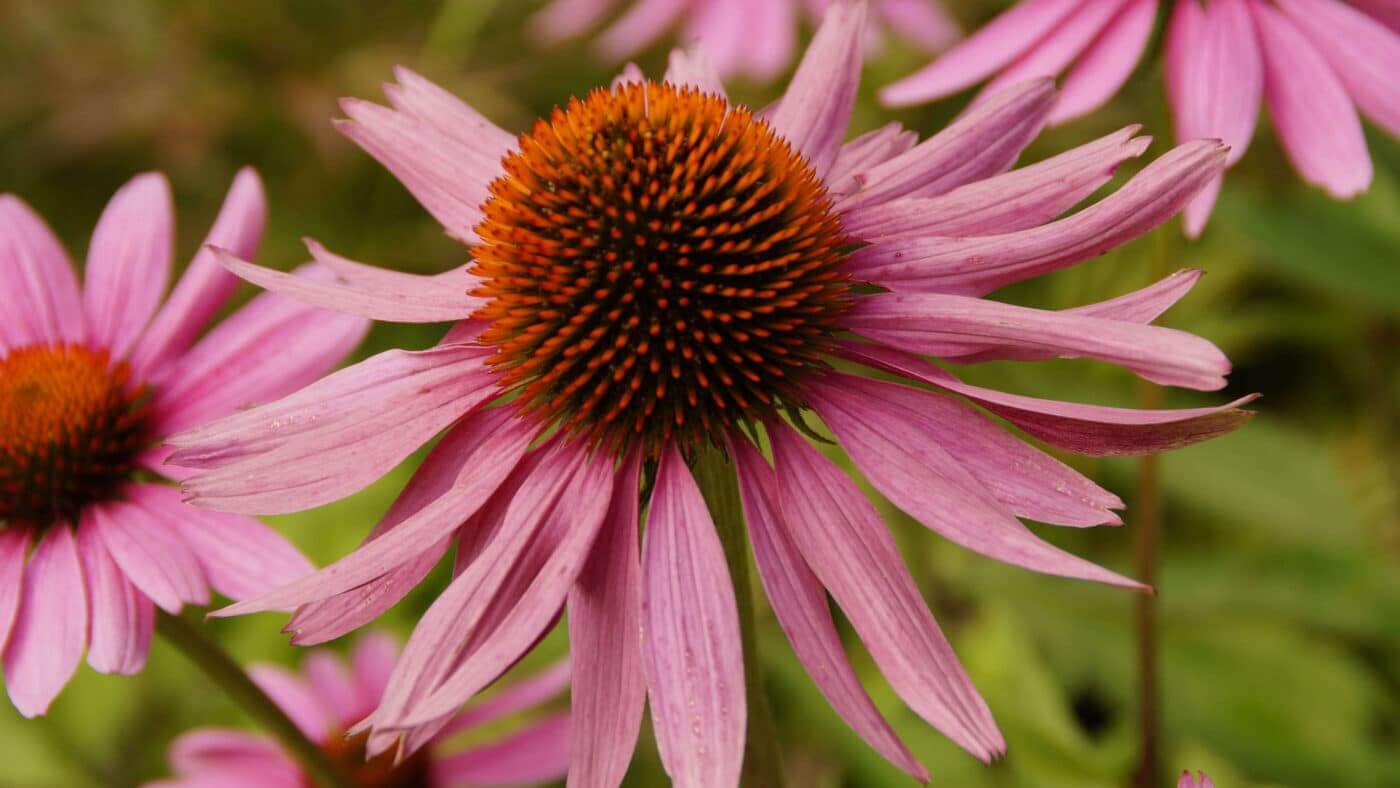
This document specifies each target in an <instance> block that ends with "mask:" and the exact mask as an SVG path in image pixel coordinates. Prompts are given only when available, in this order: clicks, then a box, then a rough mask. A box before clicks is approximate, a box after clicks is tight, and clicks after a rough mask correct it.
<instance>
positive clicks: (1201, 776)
mask: <svg viewBox="0 0 1400 788" xmlns="http://www.w3.org/2000/svg"><path fill="white" fill-rule="evenodd" d="M1176 788H1215V781H1214V780H1212V779H1210V777H1208V776H1206V773H1205V772H1196V776H1195V777H1192V776H1191V772H1189V771H1185V772H1182V773H1181V779H1180V780H1177V781H1176Z"/></svg>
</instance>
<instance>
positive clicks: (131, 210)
mask: <svg viewBox="0 0 1400 788" xmlns="http://www.w3.org/2000/svg"><path fill="white" fill-rule="evenodd" d="M174 241H175V207H174V205H173V204H172V201H171V196H170V183H169V182H168V181H166V180H165V176H164V175H160V174H159V173H153V172H152V173H145V174H143V175H138V176H136V177H135V178H132V179H131V180H130V181H128V182H127V183H126V184H125V185H124V186H122V187H121V188H120V189H118V190H117V193H116V194H114V195H112V199H111V201H109V202H108V203H107V207H106V209H104V210H103V211H102V216H101V218H99V219H98V220H97V227H96V228H95V229H94V230H93V231H92V242H91V244H89V246H88V255H87V269H86V282H85V283H84V287H83V307H84V309H83V311H84V314H86V315H87V323H88V336H89V339H91V340H92V341H93V342H94V343H95V344H96V345H97V346H98V347H103V348H106V349H107V350H108V351H109V352H110V353H111V354H112V358H114V359H116V358H125V357H126V354H127V351H128V350H130V349H131V346H132V344H133V343H135V342H136V338H137V337H138V336H140V335H141V330H142V329H143V328H145V327H146V323H147V322H149V321H150V319H151V315H153V314H155V311H156V307H157V306H158V305H159V304H160V298H161V296H162V295H164V294H165V285H166V282H167V281H168V280H169V279H170V255H171V251H172V249H171V246H172V244H173V243H174Z"/></svg>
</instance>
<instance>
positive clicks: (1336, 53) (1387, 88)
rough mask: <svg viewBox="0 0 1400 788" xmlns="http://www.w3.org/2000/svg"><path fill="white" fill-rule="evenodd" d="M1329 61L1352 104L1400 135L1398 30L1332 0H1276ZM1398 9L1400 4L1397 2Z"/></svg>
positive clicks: (1399, 46)
mask: <svg viewBox="0 0 1400 788" xmlns="http://www.w3.org/2000/svg"><path fill="white" fill-rule="evenodd" d="M1277 4H1278V7H1279V8H1281V9H1283V11H1284V13H1286V14H1287V15H1288V16H1289V17H1291V18H1292V19H1293V21H1294V22H1295V23H1296V24H1297V25H1298V28H1299V29H1300V30H1302V31H1303V34H1304V35H1306V36H1307V37H1308V38H1309V39H1310V40H1311V41H1312V42H1313V43H1314V44H1316V45H1317V48H1318V49H1319V50H1321V51H1322V54H1323V55H1324V56H1325V57H1326V58H1327V62H1329V63H1331V64H1332V68H1333V69H1335V70H1336V73H1337V76H1338V77H1339V78H1340V79H1341V80H1342V84H1344V85H1346V89H1347V93H1348V94H1349V95H1350V96H1351V98H1352V100H1353V101H1355V102H1356V106H1357V107H1359V108H1360V109H1361V112H1362V113H1364V114H1365V115H1366V116H1367V117H1369V118H1370V119H1371V120H1373V121H1375V122H1376V125H1378V126H1380V127H1381V128H1383V129H1385V130H1386V131H1389V132H1390V133H1391V134H1393V135H1395V136H1400V90H1396V89H1395V75H1396V74H1400V33H1397V32H1396V31H1393V30H1390V29H1388V28H1386V27H1385V26H1384V25H1382V24H1381V23H1380V22H1378V21H1376V20H1374V19H1372V18H1371V17H1369V16H1367V15H1366V14H1364V13H1362V12H1360V11H1357V10H1355V9H1353V8H1350V7H1348V6H1346V5H1345V4H1343V3H1338V2H1334V0H1278V3H1277ZM1396 8H1397V10H1400V4H1397V5H1396Z"/></svg>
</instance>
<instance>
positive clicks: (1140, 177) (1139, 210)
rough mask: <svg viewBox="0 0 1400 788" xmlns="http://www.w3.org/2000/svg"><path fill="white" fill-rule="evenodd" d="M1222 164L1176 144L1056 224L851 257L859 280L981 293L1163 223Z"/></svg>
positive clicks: (1201, 144)
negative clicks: (1127, 178)
mask: <svg viewBox="0 0 1400 788" xmlns="http://www.w3.org/2000/svg"><path fill="white" fill-rule="evenodd" d="M1224 166H1225V148H1224V146H1222V145H1221V144H1220V143H1218V142H1215V141H1213V140H1196V141H1194V142H1188V143H1186V144H1184V145H1178V146H1177V147H1175V148H1173V149H1172V150H1170V151H1168V152H1167V154H1166V155H1164V156H1162V157H1161V158H1159V159H1157V160H1156V161H1154V162H1152V163H1151V164H1149V165H1148V166H1147V167H1146V168H1144V169H1143V171H1142V172H1140V173H1138V174H1137V175H1136V176H1135V177H1134V178H1133V179H1132V180H1130V181H1128V183H1126V184H1124V186H1123V188H1121V189H1119V190H1118V191H1116V192H1114V193H1113V194H1111V195H1109V196H1108V197H1105V198H1104V199H1103V200H1100V201H1099V202H1097V203H1095V204H1093V205H1091V206H1089V207H1088V208H1085V209H1084V210H1082V211H1079V212H1078V213H1075V214H1072V215H1070V216H1068V217H1066V218H1064V219H1060V220H1059V221H1056V222H1052V223H1050V224H1047V225H1043V226H1040V227H1035V228H1032V229H1028V230H1018V231H1015V232H1010V233H1004V234H1001V235H989V236H982V237H974V238H922V239H908V240H898V241H889V242H880V243H876V244H872V245H870V246H867V247H864V248H862V249H859V250H857V251H855V252H854V253H852V255H851V256H850V258H849V265H850V266H851V270H852V271H853V273H854V274H855V275H856V276H857V277H858V278H860V279H864V280H866V281H869V282H874V283H877V284H880V285H883V286H885V287H887V288H889V289H891V290H909V291H915V292H934V293H954V294H959V295H983V294H985V293H989V292H991V291H993V290H996V289H997V288H999V287H1002V286H1003V285H1007V284H1011V283H1012V282H1019V281H1021V280H1023V279H1029V278H1031V277H1033V276H1039V275H1041V274H1046V273H1049V272H1051V271H1058V270H1060V269H1062V268H1067V267H1069V266H1071V265H1074V264H1075V263H1078V262H1081V261H1083V260H1087V259H1089V258H1091V257H1095V256H1097V255H1100V254H1103V253H1104V252H1107V251H1108V250H1110V249H1113V248H1115V247H1117V246H1120V245H1122V244H1123V243H1125V242H1127V241H1129V240H1131V239H1133V238H1136V237H1138V236H1140V235H1143V234H1145V233H1147V232H1148V231H1149V230H1151V229H1152V228H1154V227H1156V226H1157V225H1159V224H1161V223H1163V222H1165V221H1166V220H1167V219H1169V218H1171V216H1172V215H1173V214H1175V213H1176V212H1177V211H1179V210H1181V208H1182V206H1183V205H1185V204H1186V202H1187V201H1188V200H1189V199H1191V197H1192V195H1194V194H1196V193H1197V192H1198V191H1199V190H1200V189H1201V187H1203V186H1205V185H1206V184H1207V183H1209V182H1210V181H1211V180H1212V179H1213V178H1215V177H1216V176H1217V175H1219V174H1220V172H1221V171H1222V170H1223V169H1224Z"/></svg>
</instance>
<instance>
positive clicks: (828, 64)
mask: <svg viewBox="0 0 1400 788" xmlns="http://www.w3.org/2000/svg"><path fill="white" fill-rule="evenodd" d="M864 31H865V4H864V3H836V4H834V5H832V6H831V7H830V8H828V9H827V12H826V16H825V17H824V18H823V19H822V24H821V26H820V27H819V28H817V34H816V36H815V37H813V39H812V43H811V44H810V45H809V46H808V47H807V53H806V54H805V55H803V56H802V62H801V63H799V64H798V66H797V73H795V74H793V76H792V81H791V82H790V83H788V89H787V92H786V93H784V94H783V98H782V103H781V104H780V105H779V106H778V111H777V112H775V113H773V117H772V118H771V119H770V120H769V125H770V126H772V127H773V130H774V131H775V132H777V133H778V134H779V135H780V136H782V137H783V138H784V139H786V140H787V141H788V143H790V144H791V145H792V148H793V150H794V151H797V152H798V153H801V154H802V155H803V156H805V157H806V158H807V161H808V163H810V164H811V165H812V169H813V170H815V171H816V173H817V177H822V176H825V175H826V173H827V171H828V170H830V169H831V165H832V163H833V162H834V161H836V154H837V152H838V151H839V150H840V149H841V141H842V140H843V139H845V137H846V128H847V126H849V125H850V121H851V111H852V110H853V109H854V108H855V99H856V90H857V89H858V88H859V87H860V65H861V36H862V34H863V33H864Z"/></svg>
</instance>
